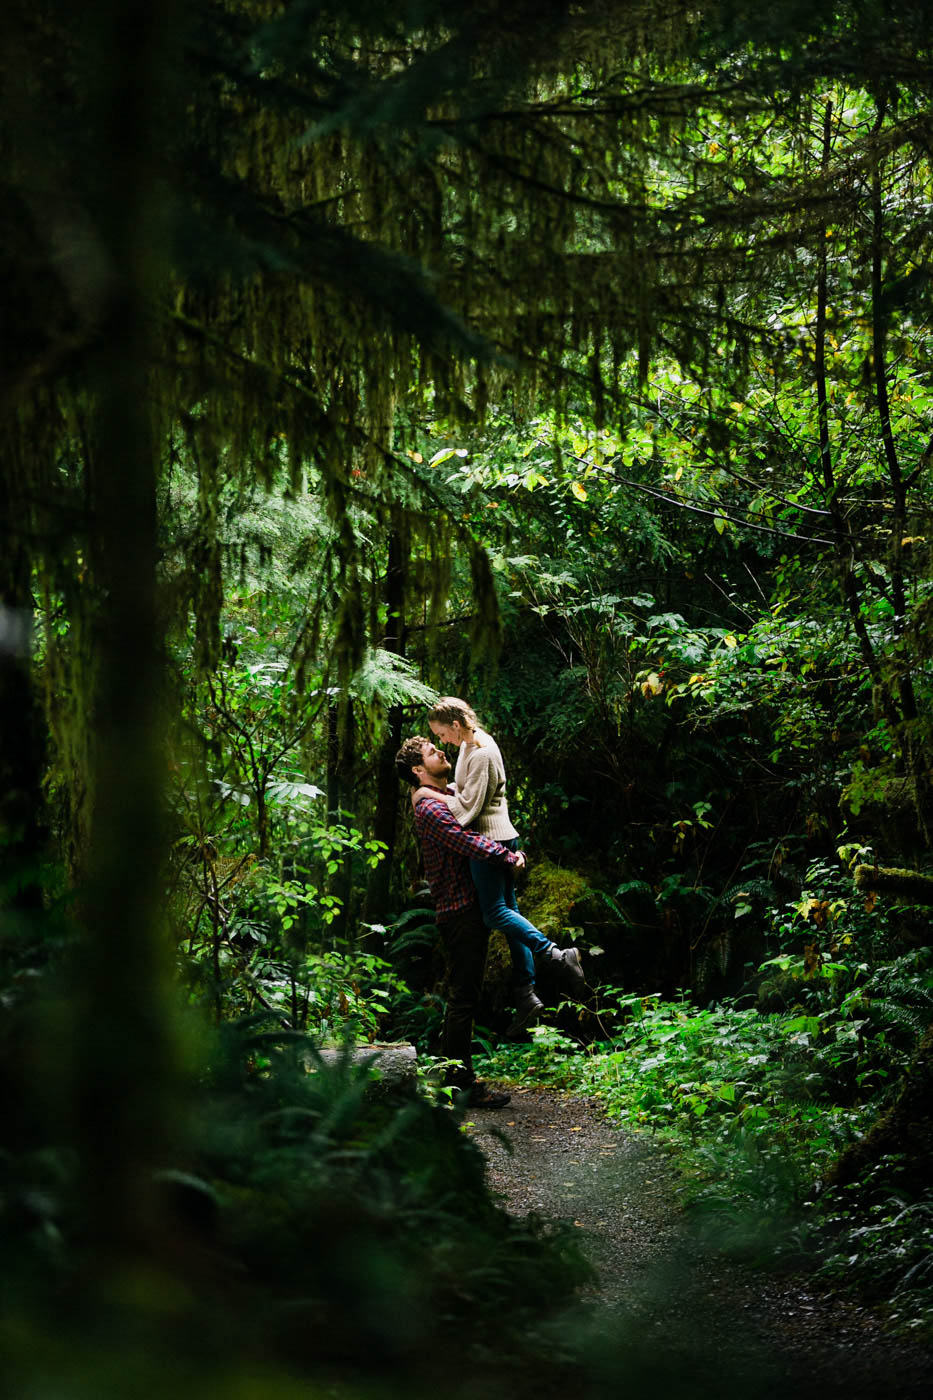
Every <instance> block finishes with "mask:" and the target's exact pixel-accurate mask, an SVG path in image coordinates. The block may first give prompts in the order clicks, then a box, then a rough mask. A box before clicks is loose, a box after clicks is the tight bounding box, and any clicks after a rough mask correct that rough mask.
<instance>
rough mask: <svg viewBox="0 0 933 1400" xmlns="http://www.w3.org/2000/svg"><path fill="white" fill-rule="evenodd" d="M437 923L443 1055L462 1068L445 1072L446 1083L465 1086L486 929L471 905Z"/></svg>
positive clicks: (469, 1078) (471, 1078)
mask: <svg viewBox="0 0 933 1400" xmlns="http://www.w3.org/2000/svg"><path fill="white" fill-rule="evenodd" d="M438 927H439V928H440V931H441V938H442V940H443V943H444V954H445V957H446V960H447V1015H446V1017H445V1018H444V1055H445V1056H446V1058H447V1059H448V1060H462V1061H463V1069H459V1068H458V1069H456V1070H452V1071H450V1072H449V1076H448V1083H452V1084H456V1085H457V1087H458V1088H462V1089H468V1088H470V1086H471V1085H472V1084H473V1082H474V1080H475V1078H476V1075H475V1074H474V1072H473V1054H472V1046H473V1020H474V1017H475V1015H476V1008H477V1006H478V1005H479V999H480V994H481V992H482V989H483V972H484V970H485V967H486V951H487V948H488V946H489V929H488V928H487V927H486V925H485V924H484V923H483V919H482V915H481V914H480V911H479V909H478V908H477V907H476V906H474V907H473V908H472V909H467V910H465V911H464V912H463V913H462V914H455V915H454V916H453V918H452V919H445V920H444V922H443V923H442V924H439V925H438Z"/></svg>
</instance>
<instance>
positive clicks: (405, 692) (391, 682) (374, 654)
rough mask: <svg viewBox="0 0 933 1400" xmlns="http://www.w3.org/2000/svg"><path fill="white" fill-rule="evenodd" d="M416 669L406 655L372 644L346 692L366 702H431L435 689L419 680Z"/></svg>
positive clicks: (424, 703)
mask: <svg viewBox="0 0 933 1400" xmlns="http://www.w3.org/2000/svg"><path fill="white" fill-rule="evenodd" d="M416 671H417V667H416V666H415V664H414V662H412V661H409V660H408V659H407V657H404V656H398V655H397V654H396V653H395V652H393V651H385V650H384V648H383V647H373V648H372V650H371V651H369V652H368V653H367V655H366V657H365V659H364V661H363V664H362V666H361V667H360V668H359V670H358V671H357V672H356V674H355V675H354V676H353V678H352V680H351V681H350V685H349V691H350V694H351V695H352V696H353V698H354V699H355V700H362V701H363V703H364V704H366V705H370V704H373V703H374V702H375V703H377V704H380V705H384V706H386V707H389V706H391V705H426V706H430V705H433V704H434V702H435V700H436V699H437V691H436V690H432V689H431V687H430V686H429V685H425V684H424V682H423V681H420V680H419V679H418V677H417V674H416Z"/></svg>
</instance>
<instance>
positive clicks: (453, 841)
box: [415, 797, 517, 919]
mask: <svg viewBox="0 0 933 1400" xmlns="http://www.w3.org/2000/svg"><path fill="white" fill-rule="evenodd" d="M415 827H416V828H417V831H418V840H419V841H420V842H421V854H422V856H423V857H424V873H425V877H426V878H427V882H428V885H429V886H430V889H431V893H432V895H433V896H434V908H435V912H436V913H437V917H438V919H445V918H450V917H451V915H453V914H459V913H460V911H461V910H463V909H469V907H470V906H471V905H472V904H474V903H475V902H476V890H475V889H474V887H473V881H472V880H471V879H470V867H469V865H468V863H467V862H468V861H471V860H498V861H501V862H502V864H503V865H515V864H516V863H517V857H516V856H515V853H514V852H513V851H509V850H507V849H506V847H505V846H501V845H500V844H499V842H498V841H490V840H489V838H488V837H487V836H480V835H478V833H477V832H475V831H467V830H466V829H465V828H464V827H462V826H461V825H460V823H459V822H458V821H457V820H456V818H455V817H453V816H451V814H450V808H449V807H448V806H447V803H446V802H444V801H443V799H442V798H440V797H423V798H422V799H421V800H420V802H419V803H418V805H417V807H416V808H415Z"/></svg>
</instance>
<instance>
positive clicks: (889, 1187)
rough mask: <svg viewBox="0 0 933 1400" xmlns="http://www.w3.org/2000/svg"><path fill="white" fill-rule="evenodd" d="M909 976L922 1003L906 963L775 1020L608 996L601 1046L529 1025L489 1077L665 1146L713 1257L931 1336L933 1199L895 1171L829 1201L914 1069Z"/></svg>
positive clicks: (809, 999) (922, 971) (921, 974)
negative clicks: (897, 999)
mask: <svg viewBox="0 0 933 1400" xmlns="http://www.w3.org/2000/svg"><path fill="white" fill-rule="evenodd" d="M908 970H909V971H910V972H911V974H912V979H913V984H914V986H915V990H916V991H917V995H918V996H920V997H921V999H922V995H921V994H923V993H924V992H925V990H926V987H927V984H928V982H929V971H928V969H927V968H926V966H925V964H923V965H921V963H920V962H919V961H918V960H917V959H913V961H912V962H911V964H910V968H909V969H908V968H907V966H906V962H905V960H902V962H901V964H899V965H895V964H892V965H891V966H889V967H888V968H887V969H876V971H875V973H874V974H873V978H874V980H873V983H872V985H871V986H870V987H869V986H868V985H867V979H865V981H864V982H859V981H858V979H856V983H857V988H856V990H857V994H853V987H852V986H851V985H848V990H845V989H844V987H843V983H842V980H840V986H839V987H838V988H837V989H836V992H835V993H834V994H833V995H828V994H827V990H826V986H825V985H824V986H823V987H822V988H821V989H820V990H819V994H818V995H815V994H814V995H809V996H808V995H807V992H808V991H809V992H811V993H812V991H813V989H812V988H809V989H807V988H804V989H802V991H801V996H800V998H799V999H798V1001H797V1003H796V1004H795V1005H794V1006H793V1007H792V1008H790V1009H788V1010H787V1011H785V1012H781V1013H771V1014H763V1013H762V1012H761V1011H759V1010H758V1009H757V1007H749V1006H744V1007H743V1006H740V1005H736V1004H728V1003H726V1004H722V1005H716V1006H712V1007H707V1008H700V1007H697V1006H694V1005H691V1004H690V1003H689V1002H687V1001H686V1000H683V1001H662V1000H661V999H660V998H659V997H654V996H648V997H640V996H624V995H620V994H617V993H616V994H613V993H608V994H607V993H606V992H603V993H602V995H601V1006H600V1010H599V1023H600V1025H601V1026H602V1028H603V1030H604V1032H607V1033H606V1034H605V1035H604V1038H602V1039H600V1040H598V1041H596V1042H594V1043H591V1044H582V1043H580V1041H578V1040H576V1039H574V1038H573V1037H572V1036H571V1035H569V1034H567V1033H565V1032H564V1031H561V1030H558V1029H555V1028H554V1027H551V1026H547V1025H541V1026H536V1027H534V1028H533V1030H532V1032H531V1036H530V1043H528V1044H523V1045H518V1046H505V1045H500V1046H499V1047H498V1048H496V1049H494V1050H492V1051H491V1052H490V1054H489V1056H488V1059H487V1060H486V1062H485V1064H484V1073H485V1074H488V1075H490V1076H497V1077H499V1078H502V1079H505V1080H508V1081H511V1082H514V1083H524V1084H536V1085H547V1086H553V1087H555V1088H559V1089H562V1090H565V1091H568V1092H572V1093H574V1094H580V1095H587V1096H592V1097H594V1098H595V1099H597V1100H598V1102H599V1103H600V1104H601V1105H602V1106H603V1107H604V1109H605V1111H606V1113H607V1114H608V1116H609V1117H610V1118H614V1119H617V1120H618V1121H619V1123H620V1124H625V1125H626V1126H628V1127H630V1128H634V1129H637V1130H640V1131H641V1132H643V1133H646V1134H650V1135H652V1136H653V1138H654V1139H655V1141H656V1142H657V1143H658V1144H659V1146H662V1147H663V1148H665V1149H667V1150H668V1152H669V1154H670V1157H671V1160H672V1162H673V1163H674V1164H675V1166H676V1168H677V1182H678V1190H679V1193H680V1195H681V1197H682V1199H683V1202H684V1204H685V1206H686V1207H687V1210H688V1213H689V1216H690V1218H691V1219H692V1221H693V1222H694V1223H695V1224H696V1226H697V1228H698V1229H699V1230H700V1232H701V1233H702V1234H703V1235H704V1236H705V1237H706V1238H708V1239H709V1240H711V1241H712V1242H714V1243H715V1244H716V1245H717V1246H720V1247H724V1248H728V1249H730V1250H736V1251H739V1252H740V1253H741V1254H742V1255H743V1256H744V1257H748V1258H751V1259H753V1260H754V1261H755V1262H756V1263H759V1264H770V1263H775V1264H781V1265H787V1266H793V1267H799V1266H804V1265H805V1266H806V1267H816V1268H818V1269H819V1270H820V1272H821V1274H822V1276H823V1277H825V1278H827V1279H829V1280H830V1281H831V1282H832V1283H833V1284H834V1286H837V1287H847V1288H850V1287H851V1288H855V1289H857V1290H858V1291H859V1292H860V1293H861V1294H862V1295H869V1296H871V1297H873V1298H876V1299H877V1298H881V1297H884V1298H886V1299H888V1300H890V1299H892V1298H893V1299H894V1300H895V1301H894V1303H893V1304H890V1305H889V1308H888V1311H889V1313H890V1316H891V1317H892V1319H893V1320H894V1321H896V1322H897V1323H898V1324H899V1325H902V1326H906V1327H921V1328H925V1327H928V1325H929V1319H930V1316H931V1313H930V1307H931V1303H933V1229H931V1226H933V1195H921V1196H920V1197H919V1198H918V1197H917V1194H916V1191H914V1192H913V1193H910V1192H908V1191H906V1190H905V1189H899V1188H898V1176H897V1166H898V1164H897V1162H896V1161H894V1160H892V1159H885V1160H884V1161H882V1162H881V1163H880V1164H876V1166H875V1167H874V1168H873V1171H874V1178H875V1179H874V1180H873V1181H868V1180H866V1179H864V1178H863V1179H861V1180H860V1181H858V1182H856V1183H854V1184H853V1186H852V1187H850V1188H846V1189H845V1190H842V1189H838V1188H837V1189H834V1190H833V1191H822V1190H821V1182H822V1180H823V1178H824V1176H825V1174H826V1173H827V1172H828V1171H829V1169H830V1167H831V1166H832V1164H833V1162H834V1161H835V1160H836V1159H837V1158H838V1156H839V1154H840V1153H841V1152H842V1151H843V1149H844V1148H845V1147H846V1146H847V1144H848V1143H850V1142H852V1141H853V1140H854V1139H856V1138H857V1137H860V1136H861V1135H862V1134H864V1133H865V1132H866V1131H867V1129H868V1127H869V1126H870V1125H871V1123H872V1122H873V1121H874V1120H875V1119H876V1118H877V1116H878V1114H879V1112H880V1111H881V1110H882V1109H883V1107H884V1106H885V1104H886V1102H887V1101H888V1100H889V1099H890V1096H891V1091H892V1086H893V1085H895V1084H896V1082H897V1080H898V1077H899V1074H900V1073H901V1072H902V1070H903V1069H904V1068H905V1066H906V1064H907V1063H908V1061H909V1057H910V1052H911V1049H912V1047H913V1044H914V1037H913V1036H911V1035H910V1034H909V1032H908V1028H907V1026H906V1024H905V1023H906V1016H901V1017H900V1024H901V1025H902V1031H901V1032H899V1031H898V1029H897V1026H898V1017H897V1016H887V1015H886V1014H885V1009H884V1008H885V998H884V996H883V994H882V993H883V991H884V989H885V987H887V988H888V989H889V990H890V988H891V987H892V986H897V985H898V984H899V979H900V980H903V979H904V977H905V976H906V974H907V972H908ZM824 980H825V979H824ZM900 1010H901V1011H903V1010H904V1007H903V1006H901V1007H900Z"/></svg>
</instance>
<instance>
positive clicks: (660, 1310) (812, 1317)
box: [467, 1089, 933, 1400]
mask: <svg viewBox="0 0 933 1400" xmlns="http://www.w3.org/2000/svg"><path fill="white" fill-rule="evenodd" d="M511 1092H512V1101H511V1103H510V1104H509V1105H508V1106H507V1107H506V1108H505V1109H502V1110H500V1111H498V1112H495V1113H492V1112H488V1113H482V1112H477V1113H476V1114H475V1118H474V1120H473V1122H472V1124H471V1125H469V1126H468V1128H467V1131H468V1132H469V1133H470V1134H471V1136H473V1138H474V1139H475V1141H476V1142H477V1143H478V1145H479V1146H480V1147H481V1148H482V1149H483V1151H484V1153H485V1155H486V1159H487V1163H488V1177H489V1182H490V1185H491V1186H492V1189H493V1190H494V1192H495V1193H496V1194H497V1195H498V1196H499V1197H500V1198H501V1200H502V1203H503V1205H504V1206H505V1208H506V1209H507V1210H508V1211H509V1212H510V1213H512V1214H514V1215H526V1214H528V1213H529V1212H534V1213H535V1214H537V1215H539V1216H541V1217H543V1218H544V1219H547V1220H551V1221H561V1222H563V1223H565V1224H569V1225H572V1226H573V1227H574V1228H575V1229H578V1230H579V1231H580V1241H581V1245H582V1247H583V1249H584V1252H585V1253H586V1255H587V1257H588V1259H589V1260H590V1262H591V1263H592V1264H593V1266H594V1267H595V1269H596V1271H597V1274H598V1282H597V1283H596V1284H595V1285H593V1286H591V1287H588V1288H587V1289H586V1290H584V1296H583V1297H582V1298H581V1301H580V1306H579V1310H578V1312H577V1313H576V1314H575V1315H574V1316H573V1317H572V1318H571V1319H569V1325H571V1326H572V1327H573V1329H574V1331H575V1333H576V1334H578V1335H579V1337H580V1340H581V1341H582V1342H583V1344H584V1345H585V1347H586V1354H587V1356H588V1357H590V1358H592V1360H593V1365H594V1366H595V1368H596V1371H597V1373H599V1372H600V1370H602V1373H603V1377H604V1380H605V1381H606V1392H607V1393H616V1391H615V1389H614V1388H613V1386H611V1385H609V1381H610V1378H614V1381H615V1383H618V1382H619V1381H620V1380H621V1376H620V1374H619V1373H620V1371H624V1376H625V1380H626V1381H627V1382H628V1383H629V1384H627V1385H626V1387H625V1390H626V1391H628V1390H629V1388H630V1386H635V1385H638V1386H641V1385H645V1386H650V1387H651V1390H652V1392H653V1394H655V1395H656V1396H659V1397H661V1400H666V1398H667V1397H673V1396H677V1395H679V1394H681V1393H682V1394H683V1395H684V1396H687V1395H689V1396H690V1397H691V1398H692V1400H697V1397H700V1396H706V1395H710V1396H714V1395H715V1396H718V1397H723V1396H727V1395H728V1396H746V1395H747V1396H754V1397H755V1400H777V1397H779V1396H780V1397H781V1400H788V1397H790V1396H793V1397H794V1400H800V1397H807V1398H808V1400H809V1397H814V1400H816V1397H819V1400H827V1397H836V1396H838V1397H840V1400H841V1397H843V1396H845V1397H846V1400H877V1397H881V1396H884V1397H885V1400H888V1397H890V1400H921V1397H923V1400H933V1351H931V1350H930V1349H926V1348H921V1347H919V1346H915V1345H913V1344H911V1343H910V1342H909V1341H907V1342H905V1341H899V1340H897V1339H895V1338H892V1337H890V1336H888V1335H887V1334H886V1333H885V1332H884V1331H883V1330H882V1328H881V1326H880V1323H879V1321H878V1319H877V1318H875V1317H873V1316H872V1314H871V1313H870V1312H869V1311H867V1310H865V1309H862V1308H858V1307H855V1306H853V1305H849V1304H846V1303H843V1302H840V1301H839V1300H834V1299H829V1298H827V1297H826V1296H824V1295H822V1294H820V1293H819V1292H818V1291H817V1289H816V1288H815V1287H814V1285H813V1283H812V1282H811V1281H809V1280H807V1279H806V1278H789V1277H787V1276H782V1277H775V1276H773V1275H767V1274H760V1273H756V1272H754V1271H752V1270H748V1269H745V1268H742V1267H739V1266H737V1265H735V1264H734V1263H732V1262H731V1261H729V1260H727V1259H725V1258H724V1257H722V1256H719V1255H717V1254H716V1253H714V1252H713V1251H711V1250H710V1249H709V1248H708V1247H703V1246H701V1245H700V1244H699V1243H698V1242H697V1241H696V1240H695V1239H692V1238H691V1236H690V1233H689V1229H688V1226H687V1223H686V1221H685V1219H684V1217H683V1215H682V1214H681V1213H680V1212H679V1210H678V1207H677V1205H676V1204H675V1199H674V1191H673V1176H672V1172H671V1169H670V1167H669V1165H668V1162H667V1160H666V1158H665V1157H664V1156H663V1155H662V1154H661V1153H660V1152H659V1151H657V1150H656V1149H655V1148H653V1147H652V1145H651V1143H650V1141H646V1140H645V1139H642V1138H640V1137H634V1136H632V1135H631V1134H629V1133H627V1132H625V1131H623V1130H621V1129H619V1128H617V1127H614V1126H613V1125H612V1124H610V1123H609V1122H608V1121H607V1120H606V1119H605V1117H604V1116H603V1115H602V1113H601V1111H600V1109H599V1107H598V1105H596V1104H595V1103H594V1102H592V1101H590V1100H586V1099H579V1098H570V1097H567V1096H564V1095H561V1094H559V1093H556V1092H555V1091H553V1090H548V1089H512V1090H511ZM565 1325H566V1324H565ZM632 1393H633V1394H634V1393H635V1392H634V1390H632Z"/></svg>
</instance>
